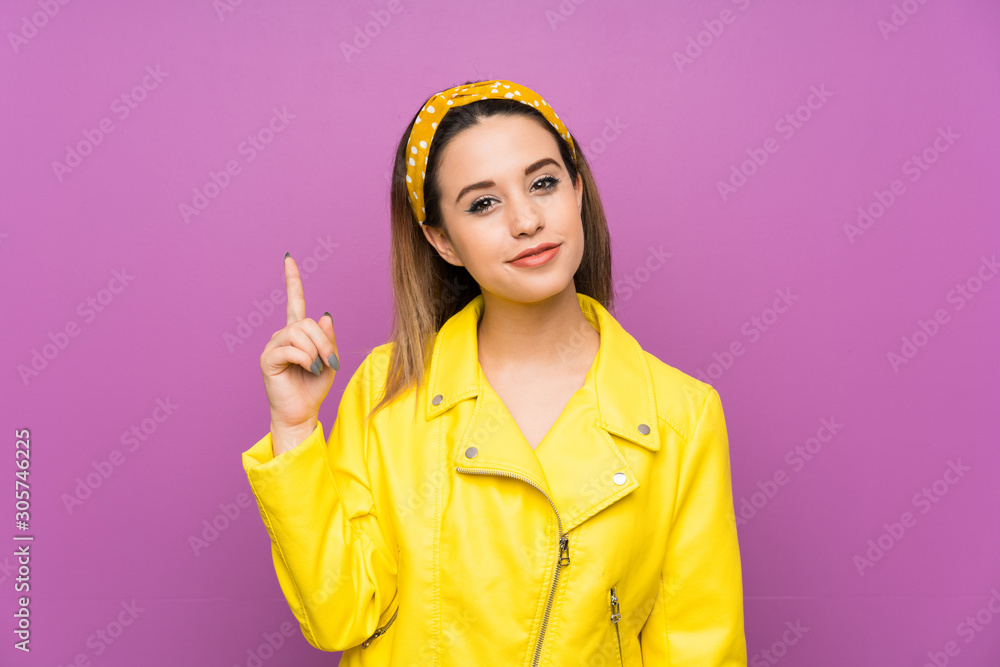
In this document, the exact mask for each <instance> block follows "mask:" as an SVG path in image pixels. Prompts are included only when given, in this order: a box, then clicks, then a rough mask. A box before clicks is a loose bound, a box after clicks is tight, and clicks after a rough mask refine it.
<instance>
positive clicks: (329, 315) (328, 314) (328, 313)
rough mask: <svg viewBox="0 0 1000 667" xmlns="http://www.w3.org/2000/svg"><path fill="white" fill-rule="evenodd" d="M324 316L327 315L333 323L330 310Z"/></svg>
mask: <svg viewBox="0 0 1000 667" xmlns="http://www.w3.org/2000/svg"><path fill="white" fill-rule="evenodd" d="M323 314H324V315H326V316H327V317H329V318H330V321H331V322H333V315H331V314H330V311H329V310H328V311H326V312H324V313H323Z"/></svg>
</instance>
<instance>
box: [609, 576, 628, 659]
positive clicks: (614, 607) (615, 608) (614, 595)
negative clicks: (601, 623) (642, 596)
mask: <svg viewBox="0 0 1000 667" xmlns="http://www.w3.org/2000/svg"><path fill="white" fill-rule="evenodd" d="M615 588H616V587H615V586H612V587H611V589H610V590H609V591H608V602H609V603H610V607H611V623H612V625H614V626H615V639H616V640H617V642H618V664H619V665H621V667H625V658H624V657H622V635H621V631H620V630H619V628H618V621H620V620H621V617H622V611H621V601H620V600H619V599H618V592H617V591H616V590H615Z"/></svg>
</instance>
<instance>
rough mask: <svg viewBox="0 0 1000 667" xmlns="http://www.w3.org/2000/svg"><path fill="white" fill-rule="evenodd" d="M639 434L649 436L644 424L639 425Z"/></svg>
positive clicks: (647, 428)
mask: <svg viewBox="0 0 1000 667" xmlns="http://www.w3.org/2000/svg"><path fill="white" fill-rule="evenodd" d="M639 433H642V434H643V435H649V427H648V426H646V425H645V424H639Z"/></svg>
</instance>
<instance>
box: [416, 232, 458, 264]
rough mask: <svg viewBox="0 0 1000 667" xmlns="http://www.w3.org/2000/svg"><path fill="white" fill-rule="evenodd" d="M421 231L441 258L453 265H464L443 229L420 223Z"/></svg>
mask: <svg viewBox="0 0 1000 667" xmlns="http://www.w3.org/2000/svg"><path fill="white" fill-rule="evenodd" d="M420 229H421V231H423V233H424V237H425V238H426V239H427V241H428V243H430V244H431V245H432V246H434V249H435V250H437V252H438V254H439V255H441V259H443V260H444V261H446V262H448V263H449V264H453V265H454V266H465V264H463V263H462V260H461V259H460V258H459V257H458V253H456V252H455V249H454V248H453V247H452V245H451V241H450V240H449V239H448V235H447V234H445V233H444V231H442V230H440V229H438V228H437V227H431V226H429V225H420Z"/></svg>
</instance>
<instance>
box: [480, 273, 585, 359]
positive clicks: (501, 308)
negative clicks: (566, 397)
mask: <svg viewBox="0 0 1000 667" xmlns="http://www.w3.org/2000/svg"><path fill="white" fill-rule="evenodd" d="M477 335H478V346H479V360H480V363H481V364H482V365H483V366H490V367H492V368H497V369H516V368H519V367H524V366H529V365H530V366H532V367H534V368H554V367H557V366H558V367H562V366H566V365H576V364H578V363H584V362H585V363H584V365H587V366H589V362H590V360H592V359H593V356H594V354H596V352H597V348H598V347H599V345H600V335H599V333H598V332H597V331H596V330H595V329H594V328H593V327H592V326H591V324H590V322H588V321H587V318H586V316H585V315H584V314H583V310H581V308H580V301H579V299H578V297H577V295H576V287H575V285H574V284H573V283H572V282H571V283H570V284H569V285H568V286H567V288H566V289H564V290H563V291H561V292H559V293H558V294H554V295H552V296H551V297H548V298H547V299H543V300H541V301H536V302H534V303H523V302H518V301H509V300H507V299H504V298H501V297H498V296H496V295H494V294H489V293H487V292H483V315H482V318H481V319H480V321H479V325H478V334H477Z"/></svg>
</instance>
